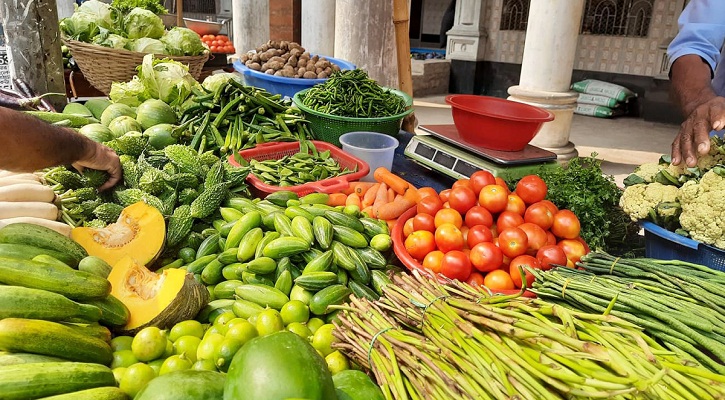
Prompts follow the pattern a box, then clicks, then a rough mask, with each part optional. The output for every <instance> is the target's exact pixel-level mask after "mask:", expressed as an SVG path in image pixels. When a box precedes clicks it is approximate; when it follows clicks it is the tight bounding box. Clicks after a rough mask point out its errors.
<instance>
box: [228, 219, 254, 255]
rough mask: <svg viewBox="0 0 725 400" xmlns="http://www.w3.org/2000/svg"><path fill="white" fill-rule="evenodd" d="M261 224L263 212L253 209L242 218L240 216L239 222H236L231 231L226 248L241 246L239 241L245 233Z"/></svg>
mask: <svg viewBox="0 0 725 400" xmlns="http://www.w3.org/2000/svg"><path fill="white" fill-rule="evenodd" d="M261 224H262V214H260V213H259V212H258V211H251V212H248V213H246V214H244V216H242V218H239V219H238V220H237V222H235V223H234V226H233V227H232V230H231V231H230V232H229V235H228V236H227V242H226V244H225V246H226V247H225V250H227V249H230V248H232V247H239V243H241V241H242V238H243V237H244V235H245V234H246V233H247V232H249V231H251V230H252V229H254V228H258V227H259V226H260V225H261Z"/></svg>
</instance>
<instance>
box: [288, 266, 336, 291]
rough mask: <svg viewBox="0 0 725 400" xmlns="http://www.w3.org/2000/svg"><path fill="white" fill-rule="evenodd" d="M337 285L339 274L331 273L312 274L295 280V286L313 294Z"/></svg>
mask: <svg viewBox="0 0 725 400" xmlns="http://www.w3.org/2000/svg"><path fill="white" fill-rule="evenodd" d="M336 283H337V274H336V273H334V272H329V271H323V272H310V273H307V274H303V275H300V276H299V277H297V278H296V279H295V285H297V286H299V287H301V288H303V289H306V290H309V291H311V292H317V291H319V290H322V289H324V288H326V287H328V286H330V285H334V284H336Z"/></svg>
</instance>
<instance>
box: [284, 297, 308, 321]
mask: <svg viewBox="0 0 725 400" xmlns="http://www.w3.org/2000/svg"><path fill="white" fill-rule="evenodd" d="M280 314H281V315H282V321H283V322H284V324H285V325H289V324H291V323H292V322H307V320H308V319H310V308H309V307H307V304H305V303H303V302H301V301H299V300H290V301H288V302H287V303H285V305H283V306H282V310H281V311H280Z"/></svg>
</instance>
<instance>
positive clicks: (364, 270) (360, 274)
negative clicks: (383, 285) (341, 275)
mask: <svg viewBox="0 0 725 400" xmlns="http://www.w3.org/2000/svg"><path fill="white" fill-rule="evenodd" d="M348 253H349V254H350V256H351V257H352V259H353V260H354V261H355V269H353V270H350V271H348V272H349V273H350V278H352V280H354V281H357V282H359V283H362V284H363V285H367V284H368V283H370V268H368V265H367V264H366V263H365V260H363V259H362V257H360V255H359V254H358V253H357V252H356V251H355V249H349V251H348Z"/></svg>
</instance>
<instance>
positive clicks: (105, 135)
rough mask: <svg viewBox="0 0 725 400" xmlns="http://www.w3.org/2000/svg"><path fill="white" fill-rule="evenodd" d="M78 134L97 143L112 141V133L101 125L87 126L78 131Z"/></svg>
mask: <svg viewBox="0 0 725 400" xmlns="http://www.w3.org/2000/svg"><path fill="white" fill-rule="evenodd" d="M78 132H79V133H80V134H81V135H83V136H85V137H87V138H88V139H91V140H93V141H94V142H98V143H103V142H107V141H109V140H112V139H113V132H111V130H110V129H108V128H106V127H105V126H103V125H101V124H88V125H86V126H84V127H82V128H81V129H79V130H78Z"/></svg>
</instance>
